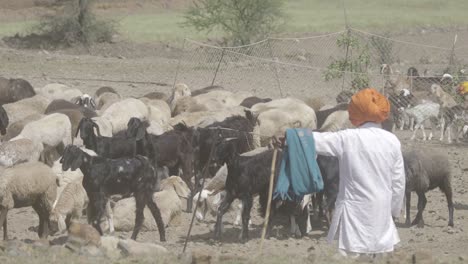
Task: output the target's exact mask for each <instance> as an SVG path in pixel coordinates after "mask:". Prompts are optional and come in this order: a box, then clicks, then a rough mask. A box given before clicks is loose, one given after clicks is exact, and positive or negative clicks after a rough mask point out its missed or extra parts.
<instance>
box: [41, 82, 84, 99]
mask: <svg viewBox="0 0 468 264" xmlns="http://www.w3.org/2000/svg"><path fill="white" fill-rule="evenodd" d="M36 92H37V94H40V95H43V96H44V97H47V98H49V99H50V100H51V101H52V100H55V99H64V100H67V101H73V100H74V99H76V98H79V97H81V96H82V95H83V93H82V92H81V91H80V90H78V89H76V88H70V87H68V86H66V85H64V84H61V83H50V84H47V85H45V86H44V87H42V88H40V89H37V91H36Z"/></svg>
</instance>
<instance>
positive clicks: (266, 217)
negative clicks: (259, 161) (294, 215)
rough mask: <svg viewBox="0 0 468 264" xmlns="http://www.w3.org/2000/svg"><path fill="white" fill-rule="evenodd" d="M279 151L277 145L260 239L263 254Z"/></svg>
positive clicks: (272, 162)
mask: <svg viewBox="0 0 468 264" xmlns="http://www.w3.org/2000/svg"><path fill="white" fill-rule="evenodd" d="M277 153H278V149H277V148H276V147H275V150H274V151H273V159H272V161H271V175H270V186H269V188H268V203H267V208H266V214H265V223H264V224H263V231H262V240H261V241H260V254H262V251H263V242H264V240H265V235H266V231H267V226H268V222H269V221H268V220H269V219H270V210H271V197H272V196H273V183H274V181H275V168H276V166H275V165H276V155H277Z"/></svg>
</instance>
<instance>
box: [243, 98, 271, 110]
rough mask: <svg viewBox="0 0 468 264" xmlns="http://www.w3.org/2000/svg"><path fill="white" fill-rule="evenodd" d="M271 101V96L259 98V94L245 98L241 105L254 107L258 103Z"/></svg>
mask: <svg viewBox="0 0 468 264" xmlns="http://www.w3.org/2000/svg"><path fill="white" fill-rule="evenodd" d="M270 101H271V98H259V97H257V96H251V97H247V98H245V99H244V100H243V101H242V102H241V103H240V106H243V107H246V108H252V106H254V105H256V104H258V103H268V102H270Z"/></svg>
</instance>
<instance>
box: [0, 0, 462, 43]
mask: <svg viewBox="0 0 468 264" xmlns="http://www.w3.org/2000/svg"><path fill="white" fill-rule="evenodd" d="M342 3H343V2H342V0H290V1H287V3H286V5H285V8H286V13H287V14H288V18H287V24H286V25H285V27H284V32H283V33H286V34H288V33H306V32H333V31H338V30H342V29H343V28H344V25H345V20H344V15H343V13H344V12H343V8H342ZM345 4H346V9H347V15H348V21H349V24H350V25H351V26H352V27H355V28H359V29H364V30H385V31H387V30H401V29H405V28H411V27H417V26H425V27H430V26H435V27H447V26H460V25H465V26H466V25H468V16H467V15H466V12H467V8H466V6H467V4H466V0H450V1H445V0H346V3H345ZM114 19H115V20H116V21H117V22H118V24H119V25H120V27H119V30H120V32H121V33H122V34H123V36H124V37H125V38H127V39H129V40H132V41H136V42H151V41H172V40H177V39H181V38H184V37H189V38H194V39H199V40H203V39H205V38H207V37H216V36H220V33H219V32H218V33H211V34H210V35H207V34H206V33H203V32H201V33H200V32H196V31H195V30H193V29H191V28H183V27H181V25H180V24H181V22H183V20H184V19H183V12H182V11H166V12H163V13H162V12H158V10H156V12H155V13H154V14H148V12H146V14H132V15H129V16H123V17H122V16H119V17H114ZM31 24H32V22H31V21H28V22H18V23H4V24H0V36H5V35H11V34H14V33H16V32H24V31H25V30H27V29H29V28H30V26H31Z"/></svg>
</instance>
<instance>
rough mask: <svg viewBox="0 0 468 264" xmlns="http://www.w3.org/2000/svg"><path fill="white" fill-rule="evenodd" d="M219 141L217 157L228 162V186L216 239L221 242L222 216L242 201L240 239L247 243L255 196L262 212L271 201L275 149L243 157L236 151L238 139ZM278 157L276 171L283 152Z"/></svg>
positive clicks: (219, 214)
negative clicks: (238, 201)
mask: <svg viewBox="0 0 468 264" xmlns="http://www.w3.org/2000/svg"><path fill="white" fill-rule="evenodd" d="M216 140H220V141H221V142H219V143H216V144H217V147H216V151H215V155H214V156H215V157H216V159H217V160H219V161H221V162H223V163H226V165H227V170H228V174H227V178H226V186H225V191H226V195H225V197H224V199H223V201H222V202H221V204H220V205H219V207H218V214H217V218H216V225H215V230H214V237H215V239H220V236H221V224H222V220H223V215H224V214H225V213H226V212H227V210H228V209H229V207H230V206H231V203H232V202H233V201H234V199H240V200H241V201H242V205H243V208H242V231H241V234H240V239H241V240H242V241H245V240H247V239H248V237H249V233H248V232H249V230H248V225H249V220H250V210H251V209H252V205H253V196H254V195H256V194H259V196H260V206H261V207H262V209H261V210H262V212H265V211H266V209H265V208H266V206H265V205H266V204H267V202H268V186H269V179H270V174H271V171H270V168H271V162H272V158H273V150H267V151H264V152H262V153H260V154H257V155H254V156H240V155H239V152H238V151H237V145H238V142H236V141H238V140H239V139H232V138H230V139H225V138H223V137H222V135H220V137H219V138H218V139H216ZM278 154H279V155H278V157H277V160H276V161H277V164H276V168H279V165H280V164H281V152H278ZM275 177H276V175H275ZM275 182H276V179H275ZM271 215H273V214H271ZM271 215H270V216H271ZM270 219H271V218H270ZM270 226H271V225H270Z"/></svg>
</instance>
